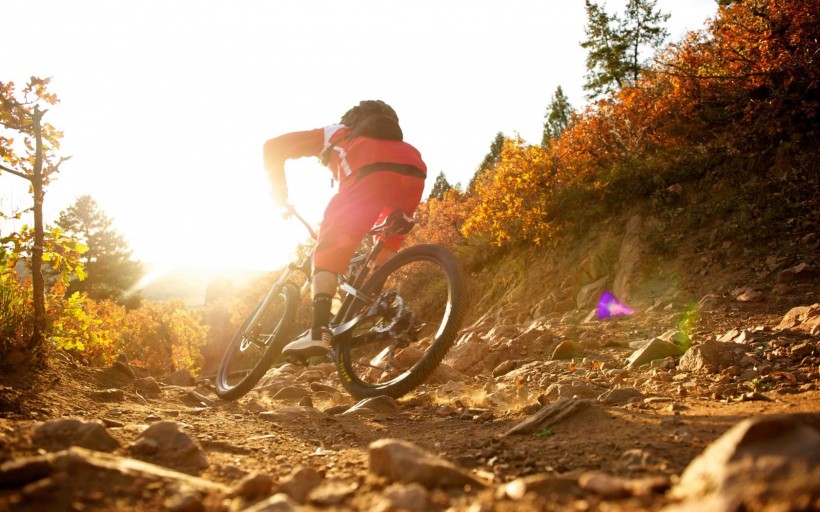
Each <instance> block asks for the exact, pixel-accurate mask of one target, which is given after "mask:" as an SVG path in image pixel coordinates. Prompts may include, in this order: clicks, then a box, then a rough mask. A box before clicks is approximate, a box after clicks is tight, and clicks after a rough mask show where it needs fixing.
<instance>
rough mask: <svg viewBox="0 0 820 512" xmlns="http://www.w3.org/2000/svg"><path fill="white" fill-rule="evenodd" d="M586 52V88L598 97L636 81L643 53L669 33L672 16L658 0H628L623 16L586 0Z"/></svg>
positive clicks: (652, 47) (641, 66)
mask: <svg viewBox="0 0 820 512" xmlns="http://www.w3.org/2000/svg"><path fill="white" fill-rule="evenodd" d="M585 6H586V11H587V25H586V27H584V30H585V32H586V35H587V39H586V40H585V41H584V42H582V43H581V47H582V48H585V49H587V50H588V51H589V53H588V54H587V62H586V66H587V75H586V77H585V78H586V83H585V84H584V90H586V91H588V94H587V97H588V98H591V99H593V98H597V97H599V96H603V95H606V94H609V93H611V92H613V91H616V90H618V89H620V88H622V87H624V86H626V85H631V84H634V83H636V81H637V80H638V77H639V76H640V73H641V71H643V69H644V66H643V63H642V60H641V53H642V51H644V50H657V49H658V48H659V47H660V46H661V45H662V44H663V42H664V40H665V39H666V37H667V36H668V35H669V31H668V30H666V28H664V27H663V23H665V22H666V21H667V20H668V19H669V14H665V13H663V12H661V11H659V10H658V9H657V0H628V1H627V4H626V9H625V10H624V15H623V17H622V18H621V17H619V16H618V15H616V14H609V13H607V12H606V10H605V9H604V7H603V6H601V5H598V4H596V3H595V2H593V1H591V0H585Z"/></svg>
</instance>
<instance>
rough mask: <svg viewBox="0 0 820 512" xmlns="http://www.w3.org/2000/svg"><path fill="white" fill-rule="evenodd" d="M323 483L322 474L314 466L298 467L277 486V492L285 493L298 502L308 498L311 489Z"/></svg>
mask: <svg viewBox="0 0 820 512" xmlns="http://www.w3.org/2000/svg"><path fill="white" fill-rule="evenodd" d="M320 483H322V475H320V474H319V473H317V472H316V470H314V469H312V468H306V467H301V466H300V467H297V468H296V469H294V470H293V471H292V472H291V473H290V475H288V476H287V477H285V479H284V480H282V481H281V482H280V483H279V485H278V486H277V487H276V491H275V492H276V493H284V494H286V495H287V496H290V497H291V498H293V499H294V500H296V501H297V502H298V503H304V502H305V501H306V500H307V497H308V494H310V491H312V490H313V489H315V488H316V487H318V486H319V484H320Z"/></svg>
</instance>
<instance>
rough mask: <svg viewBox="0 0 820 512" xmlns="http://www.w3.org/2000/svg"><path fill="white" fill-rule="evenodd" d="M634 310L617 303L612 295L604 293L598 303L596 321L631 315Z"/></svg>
mask: <svg viewBox="0 0 820 512" xmlns="http://www.w3.org/2000/svg"><path fill="white" fill-rule="evenodd" d="M634 312H635V310H633V309H632V308H630V307H629V306H627V305H626V304H624V303H623V302H621V301H619V300H618V299H617V298H616V297H615V296H614V295H612V293H610V292H608V291H606V290H605V291H604V293H602V294H601V299H600V300H599V301H598V319H599V320H603V319H604V318H610V317H613V316H621V315H631V314H632V313H634Z"/></svg>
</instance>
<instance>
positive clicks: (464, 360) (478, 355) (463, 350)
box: [444, 337, 490, 374]
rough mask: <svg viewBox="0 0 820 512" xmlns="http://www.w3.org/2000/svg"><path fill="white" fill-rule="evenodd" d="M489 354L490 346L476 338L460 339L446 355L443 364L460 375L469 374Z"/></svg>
mask: <svg viewBox="0 0 820 512" xmlns="http://www.w3.org/2000/svg"><path fill="white" fill-rule="evenodd" d="M489 353H490V345H489V344H488V343H487V342H485V341H482V340H481V339H479V338H477V337H468V338H462V340H460V341H459V342H458V344H457V345H456V346H454V347H453V348H452V349H450V351H449V352H448V353H447V356H446V357H445V358H444V362H445V363H446V364H448V365H450V366H451V367H453V369H455V370H456V371H458V372H461V373H467V374H470V373H471V372H470V370H472V369H473V368H475V367H477V366H478V364H479V363H480V362H481V361H482V360H483V359H484V358H485V357H487V354H489Z"/></svg>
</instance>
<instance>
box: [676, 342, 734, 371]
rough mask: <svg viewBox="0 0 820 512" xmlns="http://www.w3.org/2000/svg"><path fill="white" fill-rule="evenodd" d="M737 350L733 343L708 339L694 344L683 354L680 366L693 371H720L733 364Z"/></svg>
mask: <svg viewBox="0 0 820 512" xmlns="http://www.w3.org/2000/svg"><path fill="white" fill-rule="evenodd" d="M734 356H735V352H734V349H733V347H732V346H731V345H727V344H725V343H720V342H718V341H708V342H706V343H700V344H698V345H693V346H692V347H690V348H689V350H687V351H686V353H685V354H683V357H681V358H680V361H679V362H678V368H680V369H681V370H684V371H688V372H693V371H697V370H707V371H718V370H720V369H721V368H728V367H729V366H732V364H733V362H734V359H735V357H734Z"/></svg>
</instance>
